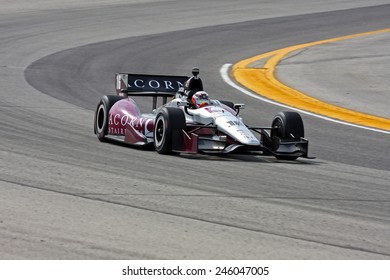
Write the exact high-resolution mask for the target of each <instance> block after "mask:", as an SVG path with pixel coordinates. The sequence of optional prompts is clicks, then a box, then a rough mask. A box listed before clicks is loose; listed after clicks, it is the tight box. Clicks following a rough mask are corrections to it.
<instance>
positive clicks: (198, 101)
mask: <svg viewBox="0 0 390 280" xmlns="http://www.w3.org/2000/svg"><path fill="white" fill-rule="evenodd" d="M209 104H210V99H209V95H208V94H207V92H205V91H197V92H195V93H194V94H193V95H192V97H191V107H192V108H194V109H199V108H202V107H204V106H207V105H209Z"/></svg>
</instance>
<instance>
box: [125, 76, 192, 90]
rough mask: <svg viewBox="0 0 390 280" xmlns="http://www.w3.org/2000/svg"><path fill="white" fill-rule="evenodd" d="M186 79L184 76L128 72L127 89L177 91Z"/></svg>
mask: <svg viewBox="0 0 390 280" xmlns="http://www.w3.org/2000/svg"><path fill="white" fill-rule="evenodd" d="M187 79H188V77H185V76H159V75H136V74H128V76H127V88H128V89H129V90H142V91H163V92H177V91H178V90H179V88H180V87H183V86H184V82H185V81H186V80H187Z"/></svg>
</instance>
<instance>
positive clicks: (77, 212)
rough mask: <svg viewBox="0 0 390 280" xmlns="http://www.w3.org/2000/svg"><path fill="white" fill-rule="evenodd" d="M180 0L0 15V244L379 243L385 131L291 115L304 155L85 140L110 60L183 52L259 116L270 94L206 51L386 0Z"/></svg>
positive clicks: (129, 255) (314, 25) (283, 252)
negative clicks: (280, 1) (237, 84)
mask: <svg viewBox="0 0 390 280" xmlns="http://www.w3.org/2000/svg"><path fill="white" fill-rule="evenodd" d="M86 2H87V1H86ZM183 2H185V1H177V2H176V1H167V2H166V1H151V2H150V3H146V4H145V3H144V4H143V3H138V4H121V5H108V6H103V5H102V6H95V7H92V6H88V5H87V4H86V7H82V8H79V7H75V8H74V9H73V7H61V9H55V7H54V8H53V9H52V10H48V11H44V10H43V11H42V10H39V9H36V10H34V9H33V10H32V11H28V12H27V11H24V10H22V11H19V10H12V11H11V12H10V13H8V14H2V15H1V18H0V31H1V32H0V34H1V35H0V36H1V41H0V53H1V57H2V59H1V60H2V62H1V65H0V67H1V69H0V74H1V76H0V77H1V78H0V83H1V87H2V90H1V97H2V98H1V100H0V116H1V117H0V126H1V146H0V155H1V161H0V163H1V165H0V168H1V169H0V170H1V173H0V193H1V196H0V213H1V214H0V248H1V250H0V258H2V259H389V258H390V240H389V238H388V237H389V236H390V215H389V214H390V192H389V179H388V178H389V177H390V176H389V175H390V160H389V155H390V147H389V144H388V143H389V136H388V135H385V134H380V133H375V132H370V131H365V130H361V129H358V128H353V127H347V126H343V125H339V124H335V123H329V122H326V121H324V120H321V119H317V118H314V117H310V116H303V118H304V123H305V128H306V136H307V138H308V139H309V140H310V150H309V153H310V155H312V156H316V157H317V158H316V159H315V160H306V159H302V160H297V161H295V162H285V161H278V160H276V159H273V158H270V157H263V156H238V155H231V156H224V157H220V156H204V155H197V156H186V155H181V156H163V155H159V154H157V153H156V152H154V151H151V150H143V149H135V148H129V147H126V146H122V145H116V144H111V143H104V144H103V143H100V142H99V141H98V140H97V139H96V137H95V135H93V110H94V108H95V106H96V104H97V102H98V101H99V98H100V97H101V95H103V94H113V89H114V82H113V77H114V73H116V72H122V71H123V72H134V73H150V74H152V73H156V74H174V75H175V74H178V75H182V74H190V73H189V72H190V68H191V67H192V66H194V65H196V66H198V67H200V69H201V75H202V78H203V80H204V83H205V87H206V90H207V91H208V92H209V93H210V95H212V97H213V98H218V99H225V100H231V101H233V102H240V103H246V104H247V108H246V109H245V111H244V112H243V117H244V119H245V120H246V122H247V123H248V124H258V125H270V123H271V121H272V117H273V116H274V115H275V114H276V113H277V112H278V111H281V110H282V108H280V107H278V106H273V105H269V104H266V103H263V102H260V101H257V100H254V99H252V98H250V97H248V96H245V95H243V94H241V93H239V92H237V91H236V90H234V89H232V88H231V87H230V86H228V85H227V84H226V83H224V82H223V80H222V78H221V76H220V74H219V69H220V67H221V66H222V65H224V64H225V63H234V62H236V61H238V60H240V59H244V58H247V57H250V56H254V55H256V54H259V53H263V52H267V51H270V50H274V49H278V48H282V47H286V46H289V45H294V44H300V43H304V42H310V41H315V40H322V39H326V38H332V37H338V36H343V35H349V34H354V33H360V32H365V31H371V30H377V29H383V28H387V27H389V26H390V17H389V15H390V5H378V6H372V7H360V8H359V7H358V5H359V2H355V4H350V6H348V7H344V6H337V5H335V6H334V11H332V10H329V7H327V8H326V9H325V8H324V7H317V6H315V5H314V4H313V9H312V10H310V9H309V8H307V5H305V4H307V3H306V2H305V1H301V2H300V3H301V4H302V6H301V8H302V9H299V7H295V10H293V8H294V7H293V6H288V7H289V8H290V11H291V12H290V14H289V13H287V14H283V13H278V9H277V8H275V7H274V6H272V4H268V5H271V6H270V7H267V8H269V13H266V12H264V10H263V14H262V13H261V12H259V13H258V14H259V15H257V13H256V9H255V8H257V9H261V8H262V7H261V4H258V3H257V2H256V3H255V1H247V2H246V1H243V3H244V2H245V3H244V4H242V5H243V6H242V7H241V8H240V9H239V8H234V9H232V8H230V9H229V5H226V6H223V7H222V6H221V5H219V4H218V3H217V2H214V1H205V2H201V4H202V5H204V6H201V7H202V11H204V10H205V11H207V12H206V15H204V14H203V16H202V14H200V13H199V12H200V9H199V6H197V5H195V4H191V3H194V1H189V2H188V3H183ZM335 2H337V1H335ZM378 2H380V1H378ZM240 3H241V2H240ZM308 3H311V1H308ZM348 3H349V2H348ZM372 3H374V2H372ZM198 4H199V3H198ZM378 4H380V3H378ZM191 5H193V6H191ZM286 5H287V4H286ZM372 5H373V4H372ZM243 7H244V8H243ZM245 7H246V8H245ZM286 7H287V6H286ZM303 7H305V8H303ZM272 8H274V9H272ZM197 9H198V10H197ZM246 9H247V10H246ZM305 9H306V10H305ZM157 10H158V11H159V12H160V13H156V12H155V11H157ZM217 11H218V12H219V13H216V12H217ZM244 12H246V13H247V14H245V16H244V15H241V16H239V14H242V13H244ZM221 14H223V15H221ZM265 14H266V15H265ZM169 15H171V18H169V17H168V16H169ZM213 15H216V16H215V17H213ZM143 18H148V19H155V21H154V22H151V20H149V21H143V20H142V19H143ZM134 23H138V24H139V25H136V26H134V25H132V24H134ZM143 30H146V31H147V32H146V31H145V32H144V34H143V32H142V31H143ZM42 93H43V94H42ZM53 97H54V98H53ZM140 104H141V107H142V108H143V109H145V110H149V109H150V108H149V106H150V105H151V101H150V100H148V101H143V100H140Z"/></svg>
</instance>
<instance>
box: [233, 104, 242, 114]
mask: <svg viewBox="0 0 390 280" xmlns="http://www.w3.org/2000/svg"><path fill="white" fill-rule="evenodd" d="M244 108H245V104H234V110H236V112H237V113H236V116H238V115H239V114H240V109H244Z"/></svg>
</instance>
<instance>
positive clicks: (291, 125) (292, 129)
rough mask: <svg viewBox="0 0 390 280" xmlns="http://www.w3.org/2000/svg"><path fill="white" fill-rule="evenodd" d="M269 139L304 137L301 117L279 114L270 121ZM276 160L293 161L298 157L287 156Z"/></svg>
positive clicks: (279, 156) (290, 113) (293, 113)
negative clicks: (271, 128)
mask: <svg viewBox="0 0 390 280" xmlns="http://www.w3.org/2000/svg"><path fill="white" fill-rule="evenodd" d="M272 127H273V128H276V129H273V130H272V131H271V138H272V139H274V138H275V137H278V138H283V139H300V138H301V137H305V130H304V126H303V121H302V118H301V116H300V115H299V114H298V113H296V112H288V111H285V112H279V113H278V114H276V116H275V117H274V120H273V121H272ZM275 157H276V158H277V159H286V160H295V159H297V158H298V157H296V156H288V155H278V156H275Z"/></svg>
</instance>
